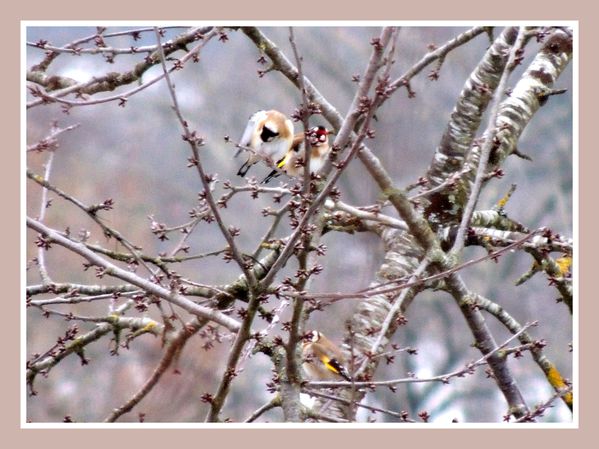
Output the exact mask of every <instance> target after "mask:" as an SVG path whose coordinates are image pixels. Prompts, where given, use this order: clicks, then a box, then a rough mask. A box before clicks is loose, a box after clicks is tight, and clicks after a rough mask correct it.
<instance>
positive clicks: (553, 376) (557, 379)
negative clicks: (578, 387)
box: [547, 365, 573, 407]
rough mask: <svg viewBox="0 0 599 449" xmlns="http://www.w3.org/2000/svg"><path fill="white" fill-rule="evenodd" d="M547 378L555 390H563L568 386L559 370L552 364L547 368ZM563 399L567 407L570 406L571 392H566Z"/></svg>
mask: <svg viewBox="0 0 599 449" xmlns="http://www.w3.org/2000/svg"><path fill="white" fill-rule="evenodd" d="M547 380H548V381H549V383H550V384H551V385H552V386H553V388H555V389H556V390H565V389H567V388H568V384H566V382H565V380H564V378H563V377H562V375H561V374H560V372H559V371H558V370H557V368H556V367H555V366H553V365H552V366H551V367H550V368H549V371H548V372H547ZM564 401H565V402H566V404H567V405H568V406H569V407H572V401H573V398H572V392H569V393H566V394H565V395H564Z"/></svg>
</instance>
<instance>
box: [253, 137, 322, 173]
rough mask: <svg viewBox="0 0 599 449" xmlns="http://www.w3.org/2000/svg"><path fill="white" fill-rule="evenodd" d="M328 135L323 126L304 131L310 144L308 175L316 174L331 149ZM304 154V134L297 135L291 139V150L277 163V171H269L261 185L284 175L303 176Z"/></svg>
mask: <svg viewBox="0 0 599 449" xmlns="http://www.w3.org/2000/svg"><path fill="white" fill-rule="evenodd" d="M329 133H330V131H329V130H327V129H326V128H325V127H324V126H315V127H313V128H310V129H309V130H308V131H306V133H305V135H306V137H308V142H309V143H310V173H318V172H319V171H320V169H321V168H322V166H323V165H324V163H325V161H326V160H327V159H326V158H327V156H328V154H329V151H330V149H331V146H330V145H329ZM305 154H306V149H305V140H304V133H298V134H296V135H295V136H294V137H293V142H292V144H291V148H290V149H289V151H287V154H286V155H285V157H284V158H282V159H280V160H278V161H277V169H275V170H273V171H271V172H270V173H269V174H268V176H267V177H266V178H264V179H263V180H262V183H261V184H266V183H268V182H269V181H270V180H271V179H273V178H276V177H277V176H280V175H281V172H282V173H285V174H286V175H287V176H290V177H292V178H299V177H301V176H303V175H304V164H303V162H304V158H305Z"/></svg>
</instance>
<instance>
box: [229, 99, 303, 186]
mask: <svg viewBox="0 0 599 449" xmlns="http://www.w3.org/2000/svg"><path fill="white" fill-rule="evenodd" d="M239 143H240V145H241V146H243V147H247V148H249V149H250V150H251V153H250V155H249V156H248V158H247V160H246V161H245V162H244V164H243V165H242V166H241V167H240V168H239V171H238V172H237V174H238V175H239V176H245V175H246V173H247V171H248V170H249V169H250V167H251V166H252V165H254V164H255V163H256V162H258V161H260V160H266V161H268V162H269V163H271V164H274V163H276V162H277V161H279V160H281V159H283V158H284V157H285V155H286V154H287V151H288V150H289V148H290V147H291V144H292V143H293V123H292V122H291V120H289V119H288V118H287V116H285V114H283V113H281V112H279V111H275V110H274V109H273V110H270V111H258V112H256V113H254V114H253V115H252V116H251V117H250V120H249V121H248V124H247V125H246V127H245V131H244V132H243V136H242V137H241V141H240V142H239Z"/></svg>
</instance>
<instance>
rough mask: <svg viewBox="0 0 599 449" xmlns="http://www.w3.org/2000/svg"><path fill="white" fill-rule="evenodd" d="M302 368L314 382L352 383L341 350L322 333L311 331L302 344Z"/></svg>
mask: <svg viewBox="0 0 599 449" xmlns="http://www.w3.org/2000/svg"><path fill="white" fill-rule="evenodd" d="M302 357H303V358H304V362H303V364H302V367H303V369H304V371H305V372H306V374H308V376H309V377H310V378H312V379H313V380H333V381H335V380H341V379H345V380H347V381H349V382H351V378H350V376H349V374H348V372H347V369H346V368H345V358H344V357H343V353H342V352H341V350H340V349H339V348H338V347H337V346H335V344H334V343H332V342H331V341H330V340H329V339H328V338H327V337H325V336H324V335H323V334H322V333H321V332H318V331H310V332H308V334H306V336H305V337H304V341H303V343H302Z"/></svg>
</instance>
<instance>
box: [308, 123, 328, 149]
mask: <svg viewBox="0 0 599 449" xmlns="http://www.w3.org/2000/svg"><path fill="white" fill-rule="evenodd" d="M307 134H308V139H309V140H310V145H313V146H318V145H322V144H323V143H325V142H326V141H327V139H328V134H329V132H328V131H327V129H326V128H325V127H324V126H315V127H314V128H310V130H309V131H308V133H307Z"/></svg>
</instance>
